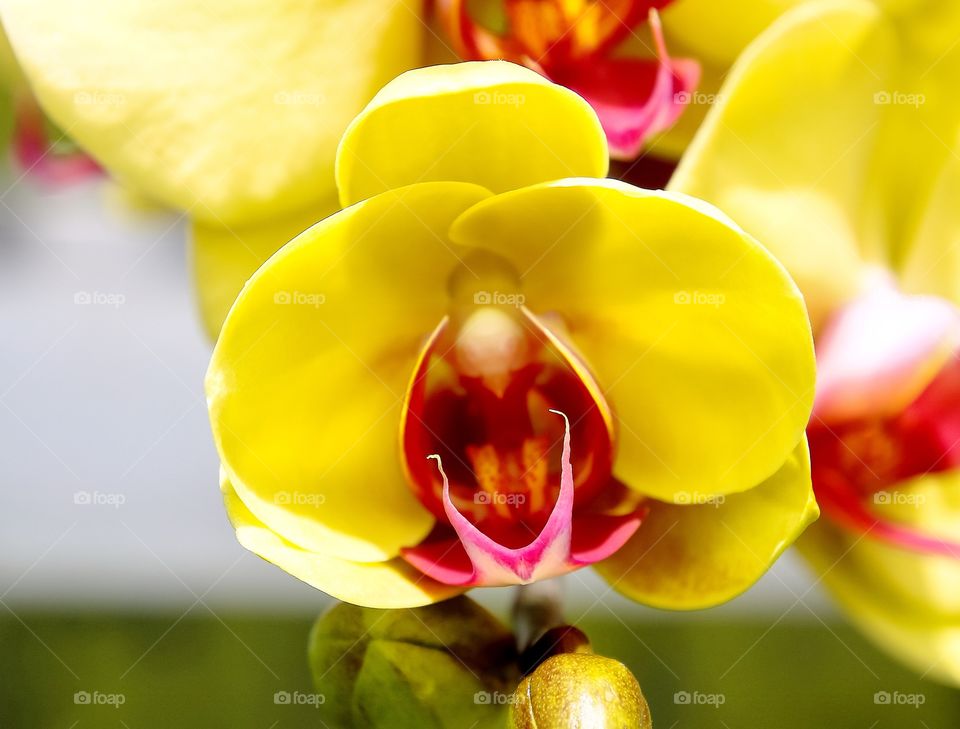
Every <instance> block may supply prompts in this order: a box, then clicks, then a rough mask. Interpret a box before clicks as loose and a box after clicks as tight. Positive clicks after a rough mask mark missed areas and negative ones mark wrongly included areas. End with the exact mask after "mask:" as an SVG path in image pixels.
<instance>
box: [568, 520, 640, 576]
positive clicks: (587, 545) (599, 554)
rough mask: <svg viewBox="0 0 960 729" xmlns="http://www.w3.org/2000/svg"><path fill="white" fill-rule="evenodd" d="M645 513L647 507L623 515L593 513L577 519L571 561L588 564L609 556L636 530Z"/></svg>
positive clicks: (574, 524) (571, 548)
mask: <svg viewBox="0 0 960 729" xmlns="http://www.w3.org/2000/svg"><path fill="white" fill-rule="evenodd" d="M645 512H646V509H644V510H643V512H634V513H630V514H624V515H622V516H608V515H605V514H591V515H589V516H583V517H579V518H577V519H575V520H574V522H573V527H574V528H573V541H572V543H571V545H570V561H571V562H573V563H574V564H577V565H588V564H593V563H594V562H599V561H600V560H602V559H606V558H607V557H609V556H610V555H611V554H613V553H614V552H616V551H617V550H619V549H620V547H622V546H623V545H624V544H626V543H627V541H628V540H629V539H630V537H632V536H633V535H634V534H635V533H636V531H637V529H639V528H640V522H641V521H643V516H644V513H645Z"/></svg>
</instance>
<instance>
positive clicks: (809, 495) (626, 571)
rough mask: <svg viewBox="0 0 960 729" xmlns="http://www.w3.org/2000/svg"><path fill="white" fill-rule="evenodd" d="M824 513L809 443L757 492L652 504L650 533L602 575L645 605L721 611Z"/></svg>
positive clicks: (603, 567)
mask: <svg viewBox="0 0 960 729" xmlns="http://www.w3.org/2000/svg"><path fill="white" fill-rule="evenodd" d="M703 498H706V500H705V501H702V502H701V499H703ZM818 513H819V512H818V510H817V504H816V501H815V500H814V497H813V489H812V487H811V485H810V459H809V455H808V454H807V444H806V440H804V441H802V442H801V443H799V444H798V445H797V447H796V449H795V450H794V452H793V454H792V455H791V456H790V458H789V459H788V460H787V462H786V463H785V464H784V466H783V467H782V468H781V469H780V470H779V471H777V473H775V474H774V475H773V476H772V477H770V478H769V479H767V480H766V481H764V482H763V483H762V484H760V485H759V486H757V487H756V488H754V489H751V490H750V491H747V492H745V493H742V494H731V495H727V496H725V497H719V498H718V497H708V496H707V495H705V494H697V493H696V492H694V493H688V494H686V495H684V497H683V498H682V499H680V498H678V500H677V503H674V504H667V503H663V502H650V513H649V515H648V516H647V517H646V518H645V519H644V523H643V526H642V527H641V528H640V529H639V530H638V531H637V533H636V534H635V535H634V536H633V538H632V539H631V540H630V541H629V542H627V544H626V545H625V546H624V547H623V548H622V549H620V550H619V551H617V552H616V553H615V554H614V555H613V556H612V557H610V558H608V559H606V560H605V561H603V562H599V563H597V564H596V569H597V571H598V572H599V573H600V575H601V576H602V577H603V578H604V579H606V580H607V581H608V582H609V583H610V585H611V587H613V588H614V589H615V590H617V591H618V592H621V593H623V594H624V595H626V596H627V597H629V598H631V599H633V600H637V601H638V602H641V603H644V604H645V605H651V606H653V607H660V608H667V609H671V610H693V609H698V608H704V607H710V606H712V605H718V604H720V603H722V602H725V601H727V600H729V599H731V598H733V597H735V596H736V595H738V594H740V593H741V592H743V591H744V590H746V589H747V588H749V587H750V586H751V585H752V584H753V583H754V582H756V581H757V580H758V579H760V577H761V576H762V575H763V574H764V573H765V572H766V571H767V570H768V569H769V567H770V565H771V564H773V562H774V561H776V559H777V558H778V557H779V556H780V554H781V553H782V552H783V550H784V549H786V548H787V547H788V546H790V544H791V543H792V542H793V541H794V540H795V539H796V538H797V537H798V536H799V535H800V533H801V532H803V530H804V529H805V528H806V527H807V525H808V524H810V523H811V522H812V521H814V520H815V519H816V518H817V515H818Z"/></svg>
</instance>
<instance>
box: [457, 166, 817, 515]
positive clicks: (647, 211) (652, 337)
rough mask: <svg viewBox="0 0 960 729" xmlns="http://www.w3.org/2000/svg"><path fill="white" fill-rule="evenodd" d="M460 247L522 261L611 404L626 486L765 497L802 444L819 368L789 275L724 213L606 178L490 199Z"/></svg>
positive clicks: (462, 224)
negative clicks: (765, 484) (757, 492)
mask: <svg viewBox="0 0 960 729" xmlns="http://www.w3.org/2000/svg"><path fill="white" fill-rule="evenodd" d="M451 236H452V237H453V239H454V240H456V241H457V242H459V243H462V244H464V245H471V246H478V247H482V248H486V249H488V250H491V251H493V252H495V253H497V254H499V255H500V256H502V257H503V258H504V259H506V260H508V261H510V262H511V263H512V265H513V267H514V269H515V271H516V272H517V275H518V277H519V280H520V281H521V285H522V290H523V293H524V296H525V297H526V304H527V306H528V307H530V308H531V310H533V311H534V312H536V313H543V312H556V313H557V314H559V315H560V317H562V319H563V320H564V322H565V324H566V326H567V328H568V330H569V332H570V336H571V338H572V340H573V343H574V344H575V345H576V347H577V348H578V349H579V350H580V352H582V353H583V355H584V356H585V357H586V359H587V363H588V365H589V366H590V367H591V369H592V370H593V372H594V373H595V374H596V377H597V381H598V382H599V384H600V387H601V388H602V389H603V390H604V394H605V396H606V398H607V399H608V401H609V402H610V403H611V405H612V407H613V410H614V414H615V417H616V419H617V421H618V425H619V426H620V427H619V435H620V443H619V452H618V454H617V460H616V473H617V476H618V477H619V478H621V479H622V480H624V481H625V482H626V483H628V484H629V485H630V486H632V487H633V488H636V489H639V490H641V491H643V492H644V493H647V494H649V495H652V496H654V497H655V498H659V499H661V500H663V501H672V500H673V498H674V495H675V494H677V493H679V492H691V491H698V492H702V493H711V494H718V493H730V492H735V491H743V490H745V489H749V488H751V487H753V486H756V485H757V484H759V483H760V482H761V481H763V480H764V479H766V478H767V477H769V476H771V475H772V474H773V473H774V472H775V471H776V470H777V469H779V468H780V467H781V466H782V465H783V463H784V461H785V460H786V459H787V457H788V456H789V454H790V453H791V451H792V450H793V448H794V447H795V445H796V443H797V442H798V441H799V440H800V438H801V437H802V436H803V432H804V428H805V426H806V423H807V418H808V417H809V414H810V408H811V406H812V401H813V385H814V357H813V343H812V339H811V335H810V328H809V324H808V322H807V317H806V312H805V311H804V308H803V301H802V300H801V298H800V294H799V292H798V291H797V289H796V287H795V286H794V284H793V282H792V281H791V280H790V278H789V277H788V276H787V274H786V272H785V271H784V270H783V268H782V267H781V266H780V265H779V264H778V263H777V262H776V261H775V260H774V259H773V258H772V256H770V254H769V253H767V252H766V251H765V250H764V249H763V248H762V247H761V246H760V245H758V244H757V243H756V241H754V240H752V239H751V238H750V237H749V236H748V235H746V234H745V233H744V232H743V231H742V230H740V229H739V228H737V227H736V226H735V225H734V224H732V223H731V222H730V221H729V219H727V218H726V217H724V216H723V215H722V214H721V213H720V212H719V211H717V210H716V209H715V208H712V207H711V206H709V205H707V204H705V203H702V202H700V201H698V200H694V199H692V198H687V197H685V196H682V195H676V194H672V193H664V192H650V191H646V190H640V189H637V188H635V187H631V186H629V185H625V184H622V183H617V182H613V181H609V180H607V181H601V180H566V181H560V182H556V183H553V184H545V185H540V186H534V187H528V188H523V189H521V190H516V191H514V192H509V193H504V194H502V195H498V196H496V197H493V198H490V199H488V200H486V201H484V202H482V203H480V204H479V205H477V206H476V207H474V208H472V209H470V210H469V211H467V212H466V213H465V214H464V215H463V216H462V217H461V218H460V219H459V220H457V221H456V223H455V224H454V227H453V230H452V231H451Z"/></svg>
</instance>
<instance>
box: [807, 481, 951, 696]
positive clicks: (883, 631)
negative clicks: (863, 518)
mask: <svg viewBox="0 0 960 729" xmlns="http://www.w3.org/2000/svg"><path fill="white" fill-rule="evenodd" d="M958 481H960V473H958V472H956V471H952V472H947V473H944V474H937V475H928V476H923V477H920V478H919V479H916V480H914V481H912V482H908V483H904V484H901V485H899V486H897V487H896V488H895V489H893V490H891V491H889V492H888V494H890V495H891V496H890V498H889V499H887V500H888V501H889V502H890V503H888V504H875V505H874V508H876V509H877V511H879V512H880V513H881V514H883V516H885V517H887V518H890V519H893V520H895V521H897V522H900V523H903V524H905V525H908V526H910V527H913V528H915V529H919V530H922V531H925V532H927V533H929V534H931V535H933V536H938V537H940V538H942V539H947V540H953V541H956V539H957V534H958V533H960V488H958V486H960V483H958ZM798 545H799V547H800V549H801V551H802V553H803V554H804V556H805V557H807V559H808V560H810V562H811V564H812V565H813V566H814V567H815V568H816V570H817V572H818V573H819V574H820V575H821V578H820V579H821V580H822V581H823V584H824V586H826V587H827V589H828V590H829V591H830V593H831V594H833V595H834V596H835V597H836V598H837V600H838V601H839V602H840V604H841V605H842V606H843V607H844V609H845V610H846V611H847V613H848V615H849V616H850V619H851V620H852V621H853V622H854V623H855V624H856V625H857V626H859V627H860V628H861V629H862V630H863V631H864V632H866V633H867V635H868V636H870V637H871V638H872V639H873V640H874V641H876V642H877V644H879V645H880V646H881V647H883V648H885V649H886V650H888V651H890V652H891V653H892V654H893V655H895V656H896V657H898V658H899V659H900V660H902V661H903V662H905V663H907V664H908V665H910V666H911V667H912V668H913V669H915V670H916V671H917V672H919V673H922V674H924V675H930V676H934V677H937V678H939V679H940V680H942V681H947V682H950V683H953V684H955V685H960V561H958V558H960V555H958V558H952V557H946V556H939V555H932V554H921V553H918V552H914V551H910V550H906V549H902V548H900V547H897V546H894V545H892V544H888V543H886V542H882V541H880V540H878V539H875V538H873V537H872V536H871V534H870V533H869V532H867V534H866V535H857V534H852V533H849V532H846V531H843V530H841V529H839V528H837V527H835V526H833V525H831V524H830V523H828V522H826V521H825V520H824V521H821V523H819V524H817V525H816V526H815V527H814V528H812V529H810V530H809V531H808V532H807V533H806V534H804V536H803V538H802V539H801V540H800V541H799V542H798Z"/></svg>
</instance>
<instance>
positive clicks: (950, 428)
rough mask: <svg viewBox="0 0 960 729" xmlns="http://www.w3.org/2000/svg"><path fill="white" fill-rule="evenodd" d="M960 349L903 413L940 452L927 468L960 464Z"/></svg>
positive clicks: (904, 421)
mask: <svg viewBox="0 0 960 729" xmlns="http://www.w3.org/2000/svg"><path fill="white" fill-rule="evenodd" d="M958 403H960V353H958V352H955V353H954V354H953V357H952V358H951V359H950V360H949V361H948V362H947V364H946V365H945V366H944V367H943V368H942V369H941V370H940V372H939V374H937V376H936V378H935V379H934V380H933V382H931V383H930V385H929V386H928V387H927V389H926V390H924V391H923V393H922V394H921V395H920V397H918V398H917V399H916V400H915V401H914V402H913V404H911V405H910V406H909V407H908V408H907V409H906V410H905V411H904V412H903V415H901V416H900V418H899V420H900V421H901V422H902V423H904V424H905V426H906V427H909V428H910V429H911V430H912V431H914V432H917V433H919V434H921V435H922V436H924V439H925V441H926V442H928V443H931V444H933V445H934V447H935V448H936V451H937V453H938V456H937V459H936V461H935V462H934V463H933V464H931V465H927V466H926V467H925V469H924V472H928V473H929V472H931V471H934V470H936V471H946V470H948V469H951V468H956V467H958V466H960V407H958Z"/></svg>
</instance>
